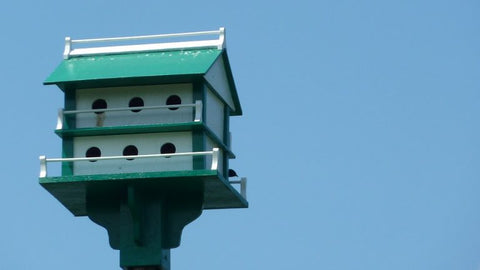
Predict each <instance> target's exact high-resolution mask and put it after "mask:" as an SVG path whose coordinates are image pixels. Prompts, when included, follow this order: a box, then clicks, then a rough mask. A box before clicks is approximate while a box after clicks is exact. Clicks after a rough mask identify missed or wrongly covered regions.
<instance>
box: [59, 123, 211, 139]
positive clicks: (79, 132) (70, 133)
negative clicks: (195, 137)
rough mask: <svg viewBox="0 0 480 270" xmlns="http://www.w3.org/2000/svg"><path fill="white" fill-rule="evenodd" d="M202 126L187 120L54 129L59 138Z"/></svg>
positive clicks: (187, 129)
mask: <svg viewBox="0 0 480 270" xmlns="http://www.w3.org/2000/svg"><path fill="white" fill-rule="evenodd" d="M203 126H204V124H203V123H202V122H188V123H170V124H155V125H135V126H113V127H93V128H77V129H60V130H55V133H56V134H57V135H58V136H60V137H61V138H69V137H82V136H100V135H120V134H137V133H159V132H177V131H190V130H198V129H202V128H203Z"/></svg>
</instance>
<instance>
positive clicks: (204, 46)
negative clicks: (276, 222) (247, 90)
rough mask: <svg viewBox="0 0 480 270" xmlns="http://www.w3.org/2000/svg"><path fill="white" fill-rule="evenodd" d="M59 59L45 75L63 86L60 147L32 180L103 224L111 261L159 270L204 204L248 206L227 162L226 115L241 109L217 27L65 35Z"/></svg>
mask: <svg viewBox="0 0 480 270" xmlns="http://www.w3.org/2000/svg"><path fill="white" fill-rule="evenodd" d="M212 37H214V38H212ZM152 41H153V42H152ZM92 44H97V45H98V44H100V46H92ZM63 58H64V59H63V61H62V62H61V63H60V65H59V66H58V67H57V68H56V69H55V70H54V71H53V73H52V74H51V75H50V76H49V77H48V78H47V79H46V81H45V82H44V84H46V85H52V84H54V85H57V86H58V87H59V88H60V89H61V90H62V91H63V93H64V96H65V99H64V100H65V102H64V107H63V108H62V109H60V110H59V112H58V117H57V125H56V130H55V133H56V134H57V135H58V136H59V137H60V138H61V139H62V156H61V158H47V157H45V156H41V157H40V180H39V181H40V184H41V185H42V186H43V187H44V188H45V189H46V190H48V191H49V192H50V193H51V194H52V195H53V196H54V197H55V198H57V199H58V200H59V201H60V202H61V203H62V204H63V205H64V206H65V207H66V208H67V209H68V210H69V211H70V212H71V213H72V214H73V215H75V216H88V217H89V218H90V219H91V220H92V221H94V222H95V223H97V224H99V225H101V226H103V227H105V228H106V229H107V231H108V234H109V240H110V245H111V247H112V248H114V249H118V250H120V265H121V267H122V268H124V269H134V267H146V266H148V267H156V269H169V265H170V257H169V251H170V249H171V248H175V247H177V246H178V245H179V244H180V236H181V231H182V229H183V227H184V226H185V225H187V224H188V223H190V222H191V221H193V220H195V219H196V218H197V217H198V216H200V214H201V212H202V210H203V209H219V208H246V207H248V202H247V200H246V192H245V190H246V178H242V177H238V176H237V175H236V173H234V171H233V170H231V169H230V168H229V160H230V159H233V158H235V155H234V153H233V151H232V141H231V133H230V129H229V118H230V116H238V115H241V114H242V108H241V106H240V102H239V99H238V94H237V90H236V88H235V83H234V80H233V75H232V71H231V68H230V63H229V60H228V56H227V50H226V46H225V31H224V29H223V28H220V29H219V30H217V31H205V32H193V33H181V34H166V35H152V36H135V37H122V38H102V39H82V40H72V39H70V38H68V37H67V38H66V41H65V51H64V53H63ZM52 163H56V164H57V165H55V164H52ZM50 167H52V168H50ZM47 168H50V169H49V170H50V173H47ZM52 172H53V173H52ZM55 173H56V174H57V175H52V174H55Z"/></svg>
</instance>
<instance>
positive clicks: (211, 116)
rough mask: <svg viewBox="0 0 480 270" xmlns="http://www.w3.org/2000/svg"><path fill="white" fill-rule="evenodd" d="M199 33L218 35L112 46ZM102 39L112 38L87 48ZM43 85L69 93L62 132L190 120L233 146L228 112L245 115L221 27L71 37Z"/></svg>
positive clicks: (177, 125) (176, 125)
mask: <svg viewBox="0 0 480 270" xmlns="http://www.w3.org/2000/svg"><path fill="white" fill-rule="evenodd" d="M199 36H205V37H210V36H218V39H201V40H187V41H177V42H164V43H153V44H152V43H150V44H144V43H140V44H133V45H111V44H112V43H119V42H134V43H135V42H136V43H139V42H144V41H145V40H152V39H153V40H155V39H168V40H171V39H178V38H189V37H199ZM101 42H104V43H108V44H109V45H108V46H103V47H85V45H90V44H93V43H101ZM77 46H78V48H77ZM44 84H47V85H50V84H55V85H57V86H58V87H59V88H60V89H62V90H63V91H64V93H65V106H64V109H63V110H61V111H60V112H59V117H58V123H57V130H56V133H57V134H59V135H60V136H62V137H64V136H76V135H80V134H87V135H96V134H100V133H102V132H106V131H107V130H108V132H111V133H112V132H115V133H117V134H118V133H120V134H121V133H131V132H136V131H135V130H137V131H138V126H139V125H142V126H156V129H161V128H163V129H173V130H176V129H179V130H181V129H182V128H183V127H182V126H183V125H182V124H185V123H193V124H195V123H196V124H199V123H203V124H205V125H206V126H207V127H208V129H209V131H211V132H212V133H213V134H215V136H216V137H218V138H219V139H220V140H221V141H222V143H224V144H225V145H228V144H229V141H228V140H229V134H228V130H226V129H225V122H226V119H225V118H228V117H229V116H232V115H241V114H242V109H241V106H240V102H239V99H238V95H237V91H236V88H235V83H234V81H233V76H232V72H231V68H230V64H229V60H228V56H227V52H226V48H225V31H224V29H223V28H220V30H218V31H205V32H194V33H183V34H167V35H153V36H137V37H124V38H105V39H85V40H72V39H70V38H66V45H65V51H64V60H63V61H62V62H61V64H60V65H59V66H58V67H57V68H56V69H55V70H54V72H53V73H52V74H51V75H50V76H49V77H48V78H47V79H46V81H45V82H44ZM129 126H130V127H133V130H132V128H128V127H129ZM115 127H117V129H116V130H115ZM144 128H145V127H144ZM183 129H184V128H183Z"/></svg>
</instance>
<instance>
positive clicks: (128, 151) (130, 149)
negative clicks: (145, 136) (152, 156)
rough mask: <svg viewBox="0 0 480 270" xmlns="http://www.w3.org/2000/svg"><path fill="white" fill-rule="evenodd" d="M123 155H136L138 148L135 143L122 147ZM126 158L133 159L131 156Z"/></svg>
mask: <svg viewBox="0 0 480 270" xmlns="http://www.w3.org/2000/svg"><path fill="white" fill-rule="evenodd" d="M123 155H124V156H136V155H138V149H137V147H136V146H135V145H129V146H126V147H125V148H123ZM127 160H133V158H127Z"/></svg>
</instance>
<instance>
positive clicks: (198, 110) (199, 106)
mask: <svg viewBox="0 0 480 270" xmlns="http://www.w3.org/2000/svg"><path fill="white" fill-rule="evenodd" d="M181 107H193V108H195V117H194V119H193V121H194V122H201V121H202V111H203V103H202V101H201V100H197V101H195V103H194V104H175V105H161V106H141V107H122V108H110V109H109V108H106V109H92V110H72V111H65V110H63V109H59V110H58V116H57V126H56V129H57V130H59V129H62V128H63V121H64V118H65V117H64V116H65V115H68V114H80V113H96V112H116V111H131V110H135V111H137V110H153V109H169V108H181Z"/></svg>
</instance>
